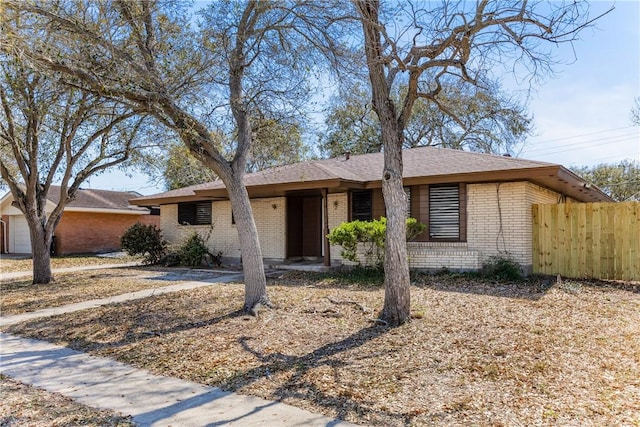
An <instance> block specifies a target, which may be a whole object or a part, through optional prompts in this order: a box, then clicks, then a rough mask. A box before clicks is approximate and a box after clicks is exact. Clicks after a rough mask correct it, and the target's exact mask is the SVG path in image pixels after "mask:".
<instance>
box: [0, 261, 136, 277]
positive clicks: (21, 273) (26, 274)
mask: <svg viewBox="0 0 640 427" xmlns="http://www.w3.org/2000/svg"><path fill="white" fill-rule="evenodd" d="M139 265H140V263H139V262H126V263H121V264H113V263H112V264H96V265H84V266H81V267H65V268H55V269H53V270H51V272H52V273H53V274H56V273H70V272H72V271H86V270H100V269H103V268H118V267H122V268H126V267H137V266H139ZM31 275H33V271H31V270H29V271H14V272H11V273H2V272H0V280H9V279H18V278H20V277H30V276H31Z"/></svg>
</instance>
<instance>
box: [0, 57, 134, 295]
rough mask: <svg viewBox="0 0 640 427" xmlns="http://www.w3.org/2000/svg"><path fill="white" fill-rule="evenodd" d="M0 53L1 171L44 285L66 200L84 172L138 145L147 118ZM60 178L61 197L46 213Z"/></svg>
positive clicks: (36, 279) (110, 163) (117, 160)
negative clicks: (25, 226) (23, 221)
mask: <svg viewBox="0 0 640 427" xmlns="http://www.w3.org/2000/svg"><path fill="white" fill-rule="evenodd" d="M0 59H1V61H2V63H1V64H0V105H1V106H2V112H1V113H0V117H2V119H1V120H0V176H2V179H3V180H4V181H5V183H6V185H7V186H8V187H9V190H10V191H11V194H12V195H13V199H14V206H15V207H17V208H18V209H19V210H20V211H21V212H22V213H23V214H24V216H25V218H26V221H27V224H28V226H29V231H30V239H31V248H32V251H33V283H37V284H46V283H49V282H50V281H51V280H52V274H51V263H50V251H49V249H50V247H51V241H52V236H53V234H54V231H55V228H56V226H57V224H58V222H59V221H60V219H61V217H62V213H63V210H64V208H65V206H66V205H67V204H68V203H69V202H70V201H72V200H73V199H74V198H75V196H76V193H77V191H78V189H79V188H80V185H81V184H82V183H83V182H84V181H85V180H86V179H87V178H89V177H91V176H92V175H95V174H97V173H100V172H102V171H104V170H106V169H108V168H113V167H115V166H117V165H122V164H124V163H125V162H127V160H128V159H129V158H130V154H131V152H132V151H133V150H141V149H142V145H141V144H143V143H144V141H143V139H142V138H139V134H140V132H139V131H140V129H141V127H142V125H143V120H144V117H142V118H141V117H140V116H137V115H136V112H135V111H133V110H131V109H129V108H124V107H123V106H121V105H119V104H117V103H114V102H112V101H105V100H103V99H100V98H98V97H96V96H94V95H91V94H88V93H84V92H81V91H79V90H77V89H74V88H71V87H69V86H66V85H61V84H59V83H57V82H55V81H53V80H52V79H50V78H47V77H46V76H44V75H42V74H39V73H37V72H35V71H33V70H31V69H29V68H27V67H25V66H23V65H21V64H19V63H18V62H17V61H16V59H15V58H12V57H11V56H8V55H4V54H0ZM57 181H59V182H60V194H59V195H58V197H57V198H58V200H59V201H58V203H57V204H56V206H55V207H54V208H53V210H52V211H51V212H47V208H48V206H47V200H48V198H49V194H50V189H51V185H52V184H53V183H54V182H57Z"/></svg>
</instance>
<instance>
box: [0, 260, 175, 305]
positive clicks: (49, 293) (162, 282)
mask: <svg viewBox="0 0 640 427" xmlns="http://www.w3.org/2000/svg"><path fill="white" fill-rule="evenodd" d="M167 279H171V276H167V272H166V271H163V270H162V269H150V268H112V269H108V270H88V271H80V272H72V273H58V274H56V275H55V280H54V281H53V282H51V283H49V284H46V285H33V284H32V283H31V279H13V280H6V281H2V282H0V312H1V313H2V314H3V315H10V314H18V313H24V312H29V311H35V310H39V309H43V308H47V307H57V306H61V305H64V304H72V303H75V302H80V301H87V300H91V299H95V298H105V297H109V296H114V295H120V294H124V293H127V292H134V291H139V290H142V289H149V288H157V287H162V286H169V285H172V284H175V283H178V279H177V278H174V279H173V280H167Z"/></svg>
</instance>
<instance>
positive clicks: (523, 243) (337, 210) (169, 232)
mask: <svg viewBox="0 0 640 427" xmlns="http://www.w3.org/2000/svg"><path fill="white" fill-rule="evenodd" d="M559 198H560V195H559V194H558V193H555V192H553V191H549V190H546V189H544V188H541V187H538V186H537V185H534V184H531V183H528V182H508V183H500V184H498V183H489V184H468V185H467V242H459V243H444V242H410V243H409V244H408V247H407V249H408V253H409V265H410V267H411V268H424V269H441V268H450V269H456V270H475V269H478V268H480V267H481V266H482V263H483V261H484V260H486V259H487V258H488V257H489V256H492V255H498V254H500V253H504V252H509V253H510V254H511V255H512V256H513V257H514V258H515V260H516V261H518V262H519V263H521V264H522V265H524V266H525V267H528V266H530V265H531V263H532V258H533V254H532V248H531V244H532V243H531V239H532V229H531V227H532V217H531V205H532V204H533V203H556V202H557V201H558V200H559ZM285 203H286V198H284V197H279V198H269V199H254V200H252V201H251V205H252V208H253V212H254V215H255V218H256V226H257V227H258V233H259V235H260V244H261V247H262V251H263V256H264V257H265V258H269V259H284V258H285V256H286V223H285V214H286V209H285ZM328 203H329V205H328V211H329V212H328V213H329V229H330V230H333V229H334V228H335V227H337V226H338V225H340V224H341V223H342V222H344V221H347V220H348V216H349V215H348V197H347V194H346V193H338V194H329V196H328ZM273 205H275V206H276V208H275V209H274V208H273ZM161 209H162V216H161V229H162V230H163V235H164V237H165V238H166V239H167V240H168V241H170V242H172V243H180V242H181V241H183V240H184V239H185V238H187V237H188V236H189V234H190V233H191V232H192V231H193V230H197V231H198V232H199V233H200V234H201V235H202V236H203V237H205V236H206V235H207V233H208V232H209V230H210V227H209V226H181V225H178V224H177V205H163V206H162V208H161ZM213 215H214V221H215V224H214V225H213V231H212V232H211V234H210V237H209V242H208V244H209V247H210V248H211V249H212V250H215V251H218V250H221V251H223V256H225V257H236V258H237V257H239V254H240V250H239V247H238V237H237V230H236V226H235V225H232V224H231V204H230V202H228V201H221V202H214V203H213ZM340 252H341V248H340V246H331V259H332V263H334V264H336V263H340V262H344V263H345V264H348V262H345V261H343V260H342V258H341V256H340Z"/></svg>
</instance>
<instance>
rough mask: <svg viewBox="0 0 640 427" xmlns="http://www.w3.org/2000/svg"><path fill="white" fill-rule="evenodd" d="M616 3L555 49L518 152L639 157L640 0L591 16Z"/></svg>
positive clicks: (151, 185) (121, 184)
mask: <svg viewBox="0 0 640 427" xmlns="http://www.w3.org/2000/svg"><path fill="white" fill-rule="evenodd" d="M611 5H614V6H615V10H614V11H613V12H611V13H609V14H608V15H606V16H604V17H603V18H601V19H600V20H598V21H597V22H596V24H595V26H594V27H593V28H588V29H586V30H585V31H583V32H582V33H581V34H580V40H579V41H577V42H575V43H574V45H573V47H571V46H568V45H565V46H561V47H558V48H557V52H556V56H557V57H558V58H560V59H561V60H562V62H563V63H565V64H564V65H561V66H558V67H556V71H557V74H556V76H555V77H548V78H546V79H545V80H544V81H543V82H542V83H541V84H540V85H538V86H536V87H535V88H534V92H533V93H532V94H531V100H530V103H529V112H530V113H531V114H532V115H533V118H534V127H535V130H534V135H532V136H531V137H530V138H529V139H528V141H527V143H526V145H525V147H524V148H523V150H522V151H521V152H520V153H519V154H518V156H519V157H522V158H527V159H531V160H541V161H546V162H552V163H560V164H562V165H564V166H582V165H587V166H592V165H597V164H600V163H617V162H619V161H620V160H623V159H630V160H636V161H640V127H638V126H635V127H634V126H632V124H631V119H630V112H631V108H632V107H633V105H634V98H635V97H640V1H637V0H627V1H617V2H615V3H614V2H610V1H594V2H592V4H591V11H592V15H593V16H596V15H598V14H599V13H602V12H604V11H606V10H607V9H609V7H611ZM518 89H522V88H518V87H514V90H518ZM83 187H85V188H99V189H105V190H119V191H138V192H140V193H142V194H145V195H148V194H153V193H157V192H161V191H163V187H162V183H158V182H149V179H148V178H147V177H146V176H145V175H143V174H139V173H136V174H134V176H133V177H132V178H129V177H127V176H126V175H125V174H124V173H122V172H119V171H114V172H109V173H107V174H104V175H101V176H98V177H93V178H91V179H90V180H89V181H88V182H87V183H85V185H83Z"/></svg>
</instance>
